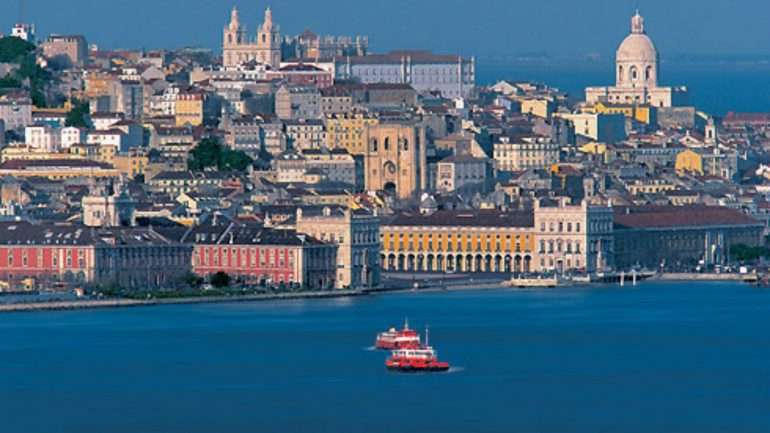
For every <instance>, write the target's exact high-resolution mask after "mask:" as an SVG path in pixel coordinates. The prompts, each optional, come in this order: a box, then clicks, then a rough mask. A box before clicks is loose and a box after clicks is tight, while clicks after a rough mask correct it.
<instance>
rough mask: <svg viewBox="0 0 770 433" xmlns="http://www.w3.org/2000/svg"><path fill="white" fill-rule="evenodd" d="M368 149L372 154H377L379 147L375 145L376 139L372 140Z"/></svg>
mask: <svg viewBox="0 0 770 433" xmlns="http://www.w3.org/2000/svg"><path fill="white" fill-rule="evenodd" d="M370 147H371V149H372V152H377V151H378V147H379V146H378V145H377V139H376V138H372V142H371V146H370Z"/></svg>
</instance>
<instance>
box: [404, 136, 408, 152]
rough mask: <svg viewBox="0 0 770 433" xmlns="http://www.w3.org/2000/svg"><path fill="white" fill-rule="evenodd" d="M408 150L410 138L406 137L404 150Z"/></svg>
mask: <svg viewBox="0 0 770 433" xmlns="http://www.w3.org/2000/svg"><path fill="white" fill-rule="evenodd" d="M408 150H409V140H407V139H406V138H405V139H404V151H408Z"/></svg>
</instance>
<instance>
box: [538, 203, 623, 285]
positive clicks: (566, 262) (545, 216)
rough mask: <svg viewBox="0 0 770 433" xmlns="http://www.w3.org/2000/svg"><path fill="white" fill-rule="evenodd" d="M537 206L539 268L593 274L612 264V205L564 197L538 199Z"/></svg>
mask: <svg viewBox="0 0 770 433" xmlns="http://www.w3.org/2000/svg"><path fill="white" fill-rule="evenodd" d="M534 205H535V212H534V215H535V230H537V233H538V234H537V246H536V248H537V255H538V256H539V260H540V263H537V265H539V269H541V270H550V271H556V272H563V271H567V270H584V271H586V272H589V273H592V272H597V271H603V270H607V269H608V268H610V267H611V266H612V262H613V260H612V256H613V251H614V241H613V236H612V230H613V211H612V207H610V206H592V205H590V204H589V203H588V201H586V200H583V201H582V202H581V203H580V204H571V203H569V199H568V198H564V197H559V198H557V199H556V200H555V201H552V200H547V199H546V200H536V201H535V203H534Z"/></svg>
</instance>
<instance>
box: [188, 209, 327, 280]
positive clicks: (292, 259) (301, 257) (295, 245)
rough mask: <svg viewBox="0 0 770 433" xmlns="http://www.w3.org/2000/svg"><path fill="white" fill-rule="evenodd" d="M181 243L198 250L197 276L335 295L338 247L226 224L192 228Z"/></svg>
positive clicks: (285, 232) (286, 233) (289, 232)
mask: <svg viewBox="0 0 770 433" xmlns="http://www.w3.org/2000/svg"><path fill="white" fill-rule="evenodd" d="M182 242H184V243H189V244H192V245H193V246H194V249H193V255H192V257H193V259H192V266H193V272H195V273H196V274H198V275H201V276H206V275H212V274H215V273H217V272H224V273H226V274H228V275H230V276H231V277H236V278H238V279H240V280H242V281H245V282H248V283H252V284H263V285H264V284H270V285H272V284H274V285H286V286H292V287H294V286H298V287H304V288H308V289H316V290H322V289H331V288H334V286H335V276H336V271H337V269H336V260H337V247H336V246H335V245H334V244H331V243H326V242H322V241H320V240H318V239H316V238H313V237H312V236H308V235H305V234H300V233H297V232H296V231H294V230H275V229H269V228H265V227H261V226H257V225H251V224H241V223H236V222H233V221H229V220H224V219H223V218H216V219H214V220H212V221H211V222H209V223H206V224H202V225H198V226H194V227H191V228H190V229H189V230H188V231H187V233H185V234H184V236H183V238H182Z"/></svg>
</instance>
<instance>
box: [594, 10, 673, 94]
mask: <svg viewBox="0 0 770 433" xmlns="http://www.w3.org/2000/svg"><path fill="white" fill-rule="evenodd" d="M658 64H659V61H658V51H657V50H656V49H655V44H654V43H653V42H652V39H650V37H649V36H647V33H646V32H645V30H644V18H643V17H642V16H641V15H639V11H637V12H636V14H635V15H634V16H633V17H632V18H631V34H629V35H628V36H626V38H625V39H623V42H621V43H620V46H619V47H618V51H617V53H616V56H615V86H613V87H588V88H586V103H588V104H589V105H593V104H595V103H597V102H603V103H609V104H626V105H627V104H634V105H651V106H654V107H672V106H681V105H686V104H687V88H686V87H658V72H659V69H658Z"/></svg>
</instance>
